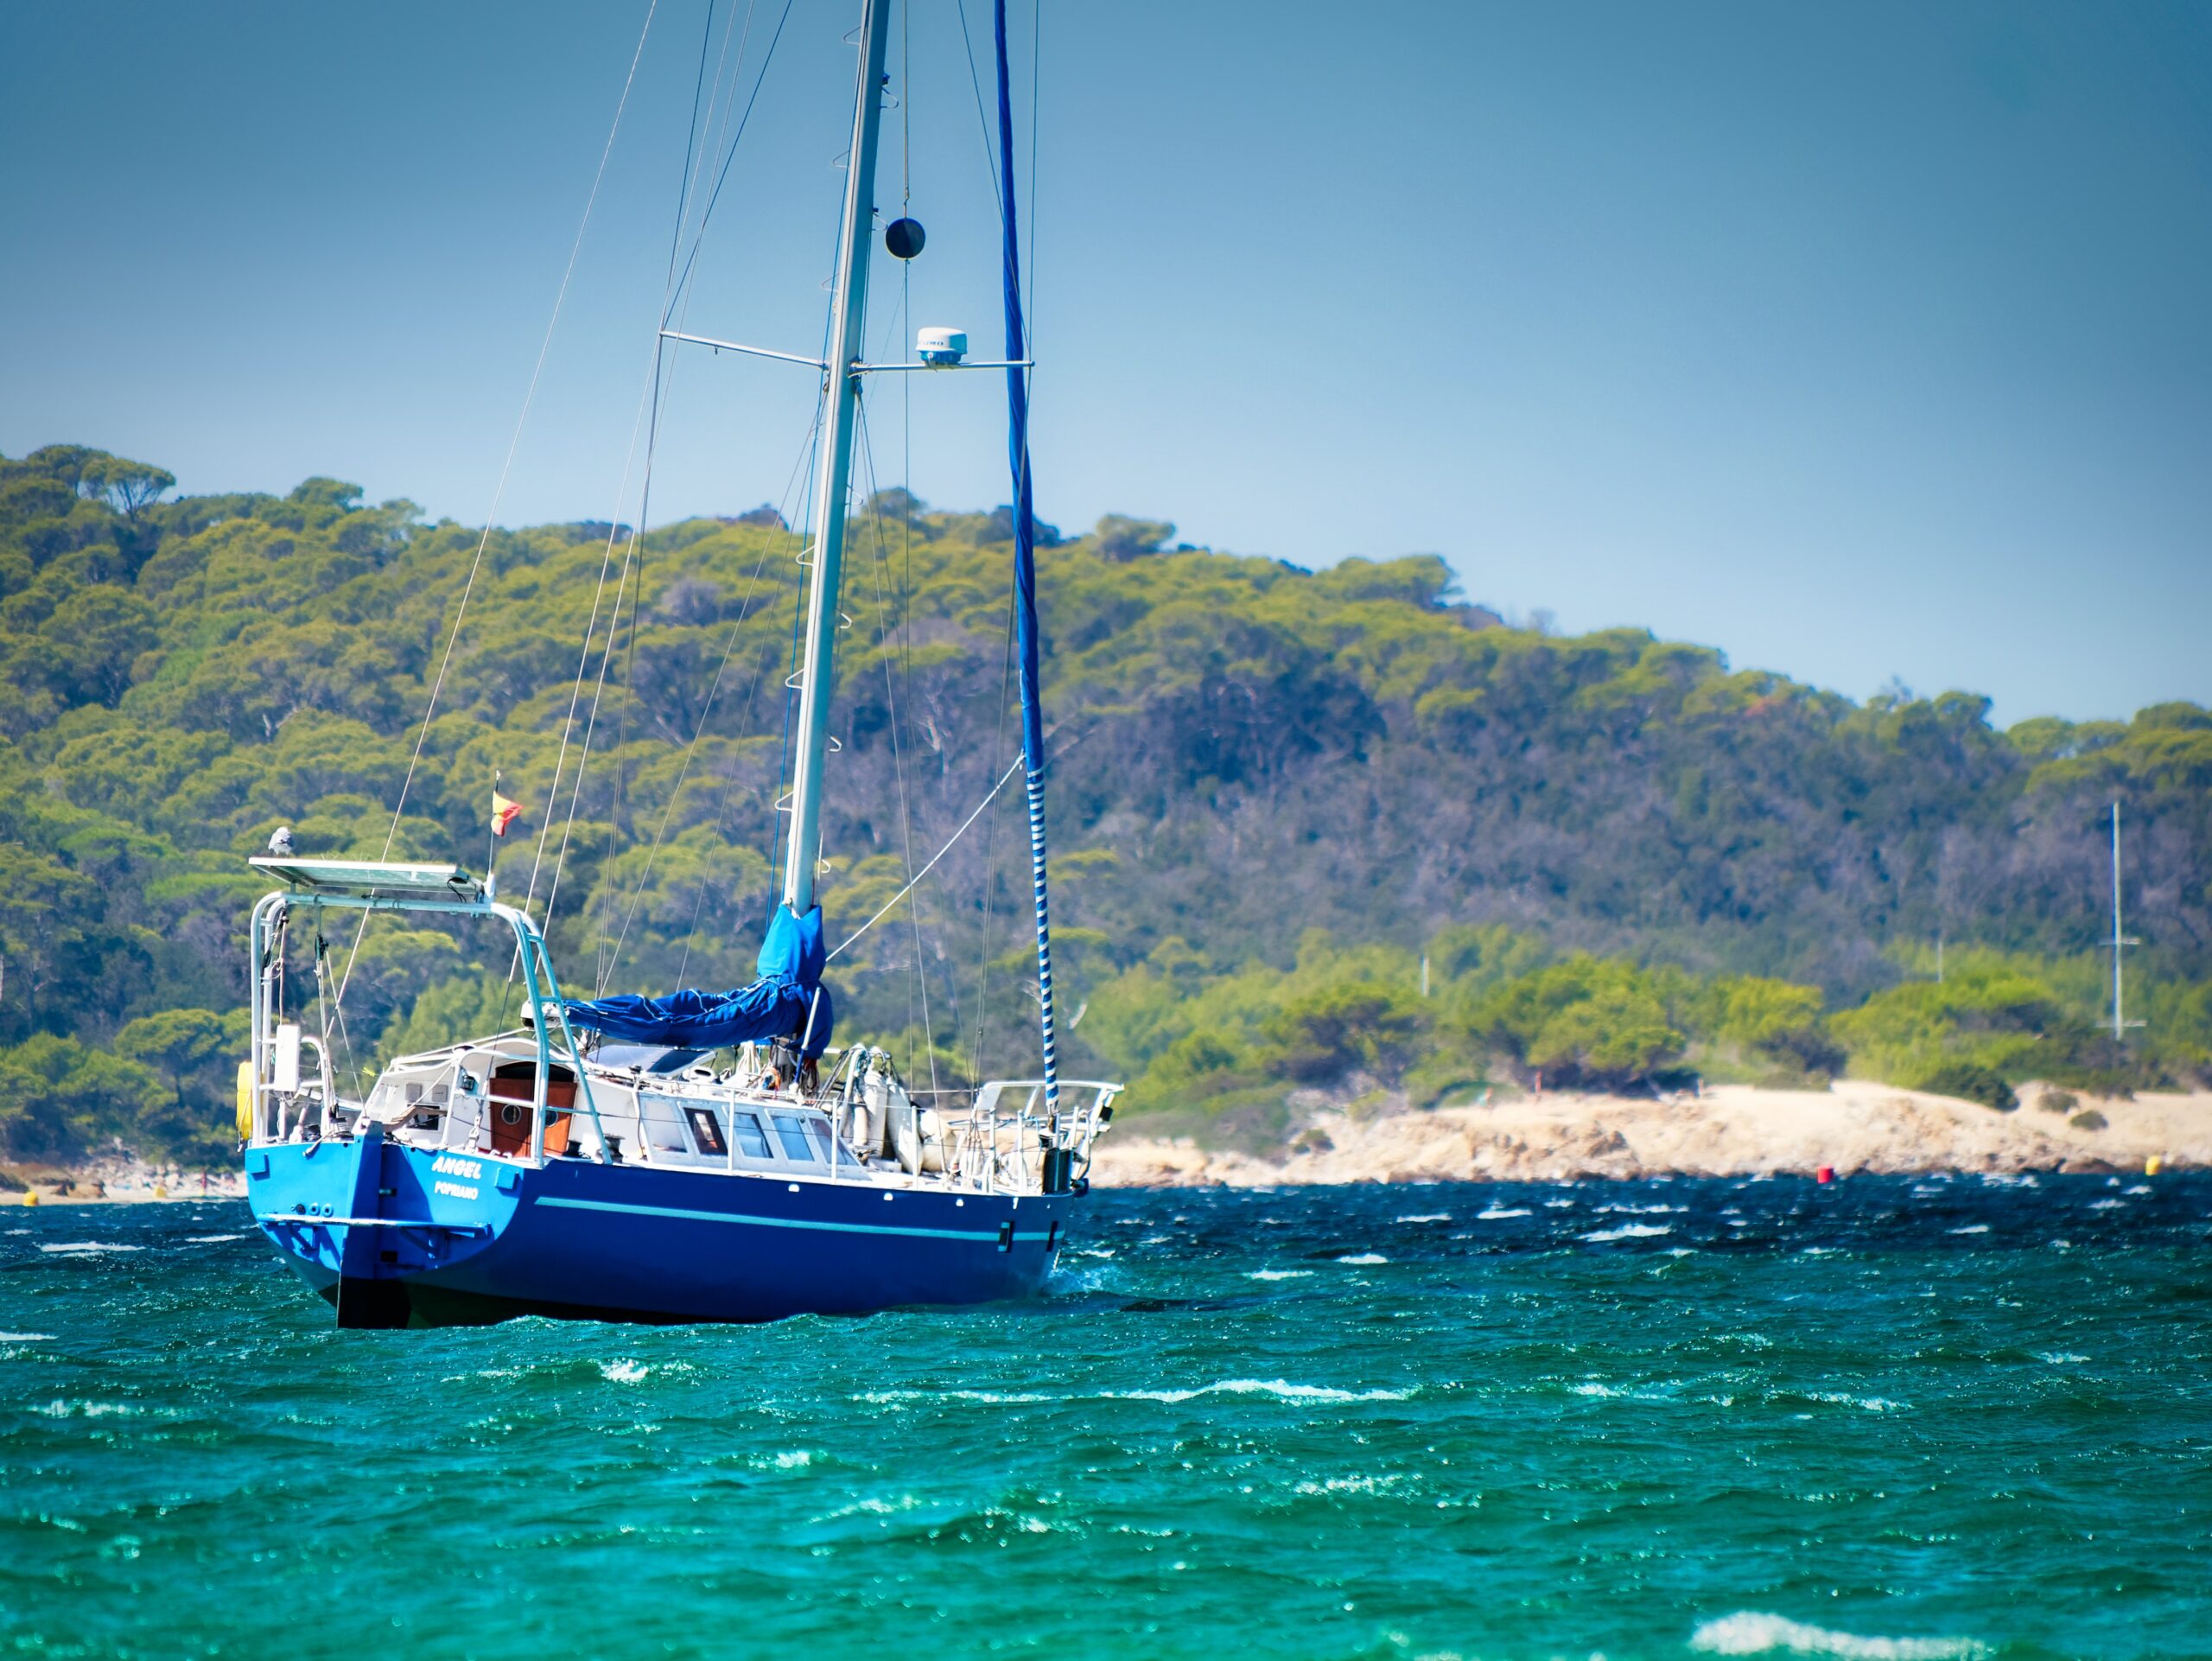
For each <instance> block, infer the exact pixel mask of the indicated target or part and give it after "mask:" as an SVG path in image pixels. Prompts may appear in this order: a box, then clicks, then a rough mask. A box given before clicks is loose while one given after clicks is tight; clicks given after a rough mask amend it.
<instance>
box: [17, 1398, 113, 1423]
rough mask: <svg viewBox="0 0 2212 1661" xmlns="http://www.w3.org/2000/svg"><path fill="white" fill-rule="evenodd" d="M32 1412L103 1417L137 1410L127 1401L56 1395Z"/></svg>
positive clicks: (58, 1416) (56, 1416)
mask: <svg viewBox="0 0 2212 1661" xmlns="http://www.w3.org/2000/svg"><path fill="white" fill-rule="evenodd" d="M31 1411H32V1412H34V1413H35V1414H38V1415H39V1416H41V1418H48V1419H105V1418H112V1417H117V1416H124V1415H130V1414H135V1413H137V1412H138V1411H139V1410H138V1409H137V1408H136V1407H133V1406H132V1405H131V1404H130V1403H128V1402H86V1401H77V1402H65V1401H62V1400H60V1398H59V1397H56V1398H55V1399H54V1400H53V1401H51V1402H48V1403H47V1404H46V1405H45V1406H44V1407H35V1408H33V1409H32V1410H31Z"/></svg>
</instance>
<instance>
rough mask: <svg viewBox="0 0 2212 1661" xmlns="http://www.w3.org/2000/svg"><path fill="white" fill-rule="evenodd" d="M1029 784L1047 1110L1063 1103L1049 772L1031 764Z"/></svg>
mask: <svg viewBox="0 0 2212 1661" xmlns="http://www.w3.org/2000/svg"><path fill="white" fill-rule="evenodd" d="M1024 776H1025V777H1026V778H1027V780H1028V786H1029V886H1030V888H1031V890H1032V892H1033V895H1034V897H1035V900H1036V902H1037V1008H1038V1020H1039V1025H1040V1026H1041V1028H1043V1032H1044V1038H1045V1111H1046V1112H1047V1113H1057V1112H1058V1111H1059V1106H1060V1067H1059V1058H1058V1053H1057V1052H1056V1051H1055V1049H1054V1047H1053V1043H1052V908H1051V904H1050V901H1048V900H1047V898H1046V893H1045V775H1044V774H1043V773H1041V772H1039V771H1038V770H1036V769H1035V768H1031V769H1030V770H1029V771H1028V772H1027V773H1026V774H1025V775H1024Z"/></svg>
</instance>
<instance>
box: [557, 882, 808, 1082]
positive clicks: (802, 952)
mask: <svg viewBox="0 0 2212 1661" xmlns="http://www.w3.org/2000/svg"><path fill="white" fill-rule="evenodd" d="M826 960H827V959H826V953H825V952H824V951H823V945H822V907H819V906H815V907H810V909H809V910H808V912H807V913H806V915H805V916H804V917H798V916H794V915H793V914H792V912H791V907H789V906H778V907H776V914H775V916H774V917H772V918H771V919H770V920H769V922H768V937H767V939H765V940H763V941H761V943H760V963H759V964H758V967H759V970H760V978H759V979H758V980H756V981H754V982H753V984H752V985H750V986H740V987H735V988H733V989H732V990H729V991H727V992H701V991H697V990H693V989H691V988H689V987H687V988H685V989H684V990H683V991H681V992H671V993H669V994H667V995H666V996H663V997H657V998H649V997H646V996H644V995H643V994H642V993H639V992H625V993H623V994H621V995H620V996H616V997H611V998H592V999H577V998H570V999H568V1000H565V1002H566V1004H567V1008H568V1011H569V1021H571V1022H572V1023H574V1024H575V1025H576V1026H578V1027H588V1028H590V1029H591V1030H593V1031H594V1032H597V1033H601V1034H604V1035H606V1036H607V1037H608V1038H616V1039H621V1040H624V1041H627V1042H630V1043H637V1044H666V1045H677V1046H681V1047H683V1048H686V1049H695V1050H708V1049H719V1048H721V1047H722V1046H724V1045H726V1044H745V1043H750V1042H753V1041H756V1040H760V1039H764V1038H783V1037H786V1036H790V1035H791V1034H797V1033H798V1032H799V1031H800V1030H801V1029H802V1028H806V1026H807V1015H808V1012H809V1010H811V1011H812V1012H813V1016H814V1021H813V1026H812V1028H811V1029H810V1030H809V1031H808V1032H807V1034H806V1039H805V1044H804V1055H805V1057H806V1059H807V1060H813V1059H814V1058H816V1057H817V1056H819V1055H820V1054H821V1053H822V1052H823V1050H824V1049H825V1048H827V1047H829V1029H830V1027H831V1024H832V1022H833V1020H834V1015H835V1012H834V1010H833V1009H832V1007H831V1005H830V1002H829V988H828V987H826V986H824V985H823V984H822V966H823V963H824V962H825V961H826ZM817 998H818V999H819V1002H817Z"/></svg>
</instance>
